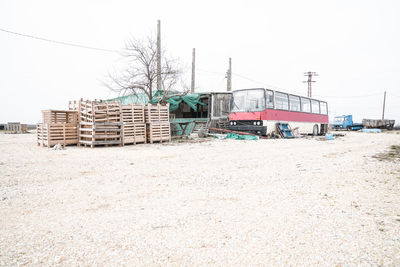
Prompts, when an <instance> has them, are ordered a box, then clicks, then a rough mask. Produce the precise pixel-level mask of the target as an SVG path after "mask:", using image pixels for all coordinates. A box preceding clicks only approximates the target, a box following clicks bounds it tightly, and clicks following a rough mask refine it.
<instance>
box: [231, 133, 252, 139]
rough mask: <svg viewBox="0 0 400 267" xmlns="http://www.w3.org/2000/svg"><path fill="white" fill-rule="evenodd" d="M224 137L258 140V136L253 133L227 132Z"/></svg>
mask: <svg viewBox="0 0 400 267" xmlns="http://www.w3.org/2000/svg"><path fill="white" fill-rule="evenodd" d="M225 139H235V140H258V136H254V135H240V134H236V133H228V134H227V135H226V137H225Z"/></svg>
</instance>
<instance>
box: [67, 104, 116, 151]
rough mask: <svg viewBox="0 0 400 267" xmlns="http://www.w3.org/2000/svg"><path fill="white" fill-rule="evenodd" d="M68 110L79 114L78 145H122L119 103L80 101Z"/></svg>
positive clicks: (71, 105)
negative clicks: (76, 111)
mask: <svg viewBox="0 0 400 267" xmlns="http://www.w3.org/2000/svg"><path fill="white" fill-rule="evenodd" d="M69 108H70V109H72V110H78V113H79V131H78V135H79V145H84V146H90V147H95V146H101V145H104V146H109V145H122V122H121V105H120V103H109V102H103V101H88V100H86V101H83V100H80V101H74V102H70V105H69Z"/></svg>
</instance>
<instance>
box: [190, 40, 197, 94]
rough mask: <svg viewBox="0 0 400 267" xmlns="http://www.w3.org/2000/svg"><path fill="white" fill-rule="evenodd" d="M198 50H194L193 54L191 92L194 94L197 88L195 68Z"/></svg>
mask: <svg viewBox="0 0 400 267" xmlns="http://www.w3.org/2000/svg"><path fill="white" fill-rule="evenodd" d="M195 64H196V48H193V52H192V86H191V88H190V92H191V93H194V87H195V70H196V69H195V68H196V65H195Z"/></svg>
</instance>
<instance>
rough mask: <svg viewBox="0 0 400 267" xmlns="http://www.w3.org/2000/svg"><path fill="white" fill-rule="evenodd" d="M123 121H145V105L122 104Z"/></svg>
mask: <svg viewBox="0 0 400 267" xmlns="http://www.w3.org/2000/svg"><path fill="white" fill-rule="evenodd" d="M121 120H122V122H123V123H129V124H131V123H144V122H145V121H144V105H134V104H130V105H121Z"/></svg>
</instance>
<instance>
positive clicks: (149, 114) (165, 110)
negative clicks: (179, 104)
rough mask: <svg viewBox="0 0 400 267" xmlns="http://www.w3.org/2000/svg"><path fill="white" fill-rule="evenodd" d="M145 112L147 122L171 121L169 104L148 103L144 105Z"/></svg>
mask: <svg viewBox="0 0 400 267" xmlns="http://www.w3.org/2000/svg"><path fill="white" fill-rule="evenodd" d="M144 114H145V121H146V123H160V122H169V104H166V105H161V104H156V105H151V104H148V105H147V106H145V107H144Z"/></svg>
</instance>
